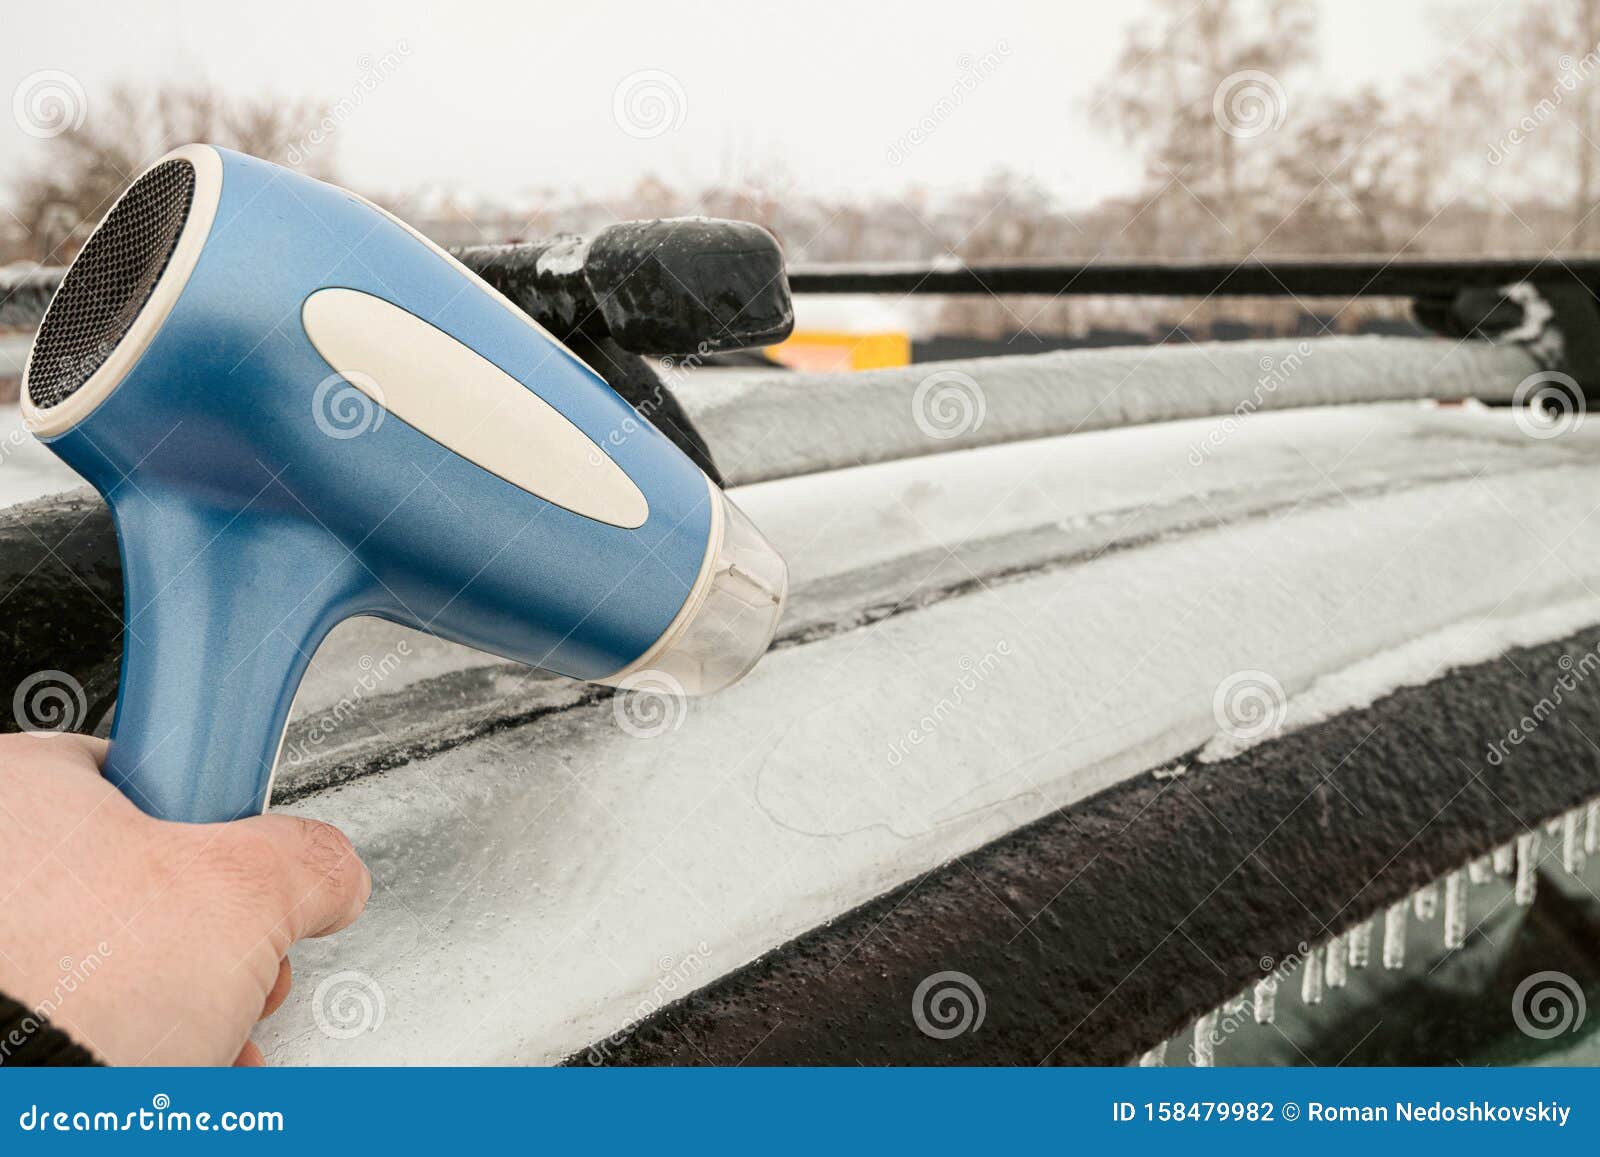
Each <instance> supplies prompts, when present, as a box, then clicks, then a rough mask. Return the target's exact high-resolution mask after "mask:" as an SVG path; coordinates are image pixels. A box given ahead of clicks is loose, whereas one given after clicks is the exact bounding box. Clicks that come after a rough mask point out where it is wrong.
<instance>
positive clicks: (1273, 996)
mask: <svg viewBox="0 0 1600 1157" xmlns="http://www.w3.org/2000/svg"><path fill="white" fill-rule="evenodd" d="M1253 1003H1254V1005H1255V1013H1256V1023H1257V1024H1271V1023H1272V1021H1273V1018H1274V1017H1276V1016H1277V1015H1278V974H1277V973H1276V972H1269V973H1268V974H1267V975H1266V976H1263V977H1262V978H1261V979H1260V980H1258V981H1256V990H1255V1000H1254V1002H1253Z"/></svg>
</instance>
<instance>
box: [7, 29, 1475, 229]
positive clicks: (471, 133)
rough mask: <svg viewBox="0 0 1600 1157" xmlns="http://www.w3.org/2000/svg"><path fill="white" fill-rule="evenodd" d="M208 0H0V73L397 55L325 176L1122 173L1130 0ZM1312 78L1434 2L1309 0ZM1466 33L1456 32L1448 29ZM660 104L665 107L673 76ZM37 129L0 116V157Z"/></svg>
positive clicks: (104, 81)
mask: <svg viewBox="0 0 1600 1157" xmlns="http://www.w3.org/2000/svg"><path fill="white" fill-rule="evenodd" d="M672 7H673V6H670V5H665V4H654V3H651V4H647V3H642V2H635V3H631V4H630V3H620V2H612V0H587V2H584V3H572V2H571V0H563V2H561V3H543V2H538V0H535V2H528V0H520V2H517V0H512V2H491V0H477V2H474V0H454V2H450V3H438V2H436V3H427V2H423V0H384V2H381V3H380V2H378V0H321V2H317V3H308V2H306V0H272V2H270V3H266V4H243V5H234V4H226V3H216V2H215V0H165V2H157V3H122V4H108V3H103V2H102V3H91V2H88V0H52V2H51V3H28V4H17V5H12V6H9V9H8V11H7V13H6V30H5V34H4V37H3V39H0V86H3V90H4V91H5V92H7V93H12V92H14V91H15V89H16V87H17V85H18V84H19V83H20V82H21V81H22V80H23V79H24V78H25V77H28V76H30V75H32V74H35V73H37V72H38V71H40V70H44V69H57V70H61V71H64V72H66V73H69V74H71V76H73V77H74V78H76V80H77V81H78V82H79V83H80V84H81V85H82V87H83V90H84V91H85V93H86V94H87V99H88V108H87V115H89V116H93V115H94V110H95V105H96V102H97V101H102V100H104V99H106V98H105V93H106V90H107V87H108V86H109V85H110V84H111V83H112V82H113V81H116V80H119V79H127V80H134V81H145V82H150V83H157V82H163V81H175V82H177V81H185V82H186V81H192V80H199V79H203V80H209V81H212V82H214V83H215V84H217V85H219V86H221V87H222V88H224V89H225V90H228V91H232V92H238V93H253V94H260V93H276V94H281V95H283V96H286V97H303V98H310V99H314V100H316V101H318V102H320V103H326V104H327V105H329V106H331V105H333V104H334V103H335V102H337V101H338V100H339V99H340V98H341V97H343V96H346V95H348V94H349V93H350V91H351V90H352V88H354V87H355V86H356V85H357V83H358V81H359V80H360V78H361V76H362V73H363V64H362V62H363V61H364V60H365V61H371V60H374V59H376V58H379V57H382V56H383V55H384V54H385V53H390V52H397V50H398V49H400V48H402V47H404V48H406V49H409V51H408V53H406V54H405V55H404V56H403V58H402V59H401V62H400V66H399V68H398V69H397V70H396V71H395V72H394V74H393V75H392V76H390V77H388V78H387V79H385V80H384V81H383V82H382V83H381V84H379V85H378V86H377V87H376V88H375V89H374V90H373V91H371V92H369V93H366V94H364V96H363V99H362V102H361V106H360V108H359V109H357V110H356V111H355V112H354V113H353V115H351V116H350V117H349V118H348V120H346V121H345V123H344V124H343V125H342V126H341V127H340V128H339V129H338V132H337V137H336V140H335V143H334V147H335V156H336V159H337V162H338V166H339V170H340V173H341V175H342V176H343V177H344V179H345V180H346V181H348V182H349V183H351V184H354V185H358V186H360V187H362V188H366V189H377V190H385V191H403V190H407V189H413V188H416V187H418V186H420V185H424V184H430V183H438V181H439V178H440V177H441V175H445V176H449V177H453V178H454V179H453V181H450V182H446V183H452V184H454V185H455V186H457V187H459V188H461V189H462V190H465V191H468V192H482V193H486V194H490V195H493V196H497V197H498V196H509V195H511V194H514V193H515V192H517V191H519V190H525V189H531V188H551V187H554V188H557V189H562V190H582V191H585V192H591V193H596V194H600V195H606V194H608V193H611V192H615V191H617V190H619V189H622V188H625V187H627V186H629V185H631V184H632V183H633V182H634V181H635V180H636V179H637V178H638V176H639V175H641V174H642V173H645V172H655V173H658V174H659V175H661V176H662V177H663V178H664V179H666V180H668V181H670V182H674V183H681V184H689V185H693V184H698V183H700V182H704V181H710V180H714V179H719V178H720V179H730V178H731V179H738V178H740V177H742V176H744V175H746V174H747V173H749V172H751V171H771V170H773V169H774V168H777V169H780V170H781V171H783V172H786V173H787V174H788V175H789V176H790V177H792V178H793V179H794V180H795V181H796V183H797V184H799V185H801V186H803V187H805V188H807V189H809V190H814V191H818V192H823V193H848V192H851V191H859V192H876V191H900V190H902V189H904V188H905V187H907V186H909V185H912V184H914V183H921V184H924V185H927V186H932V187H937V188H950V187H960V186H964V185H971V184H975V183H976V182H977V181H978V180H980V179H981V178H982V176H983V175H984V174H985V173H986V172H989V171H991V170H993V169H995V168H997V167H999V166H1001V165H1007V166H1009V167H1011V168H1012V169H1014V170H1016V171H1019V172H1022V173H1025V174H1028V175H1031V176H1033V177H1034V178H1035V179H1037V180H1038V181H1040V182H1042V183H1043V184H1044V185H1045V186H1046V187H1048V188H1049V189H1051V190H1052V191H1053V192H1055V193H1056V194H1057V195H1058V196H1060V197H1061V198H1062V199H1063V201H1065V202H1066V203H1067V204H1084V203H1088V202H1092V201H1094V200H1098V199H1099V198H1100V197H1102V196H1104V195H1105V194H1107V193H1109V192H1115V191H1120V190H1123V189H1126V188H1128V187H1130V186H1131V185H1132V184H1133V183H1134V182H1135V181H1136V179H1137V177H1138V175H1139V171H1138V167H1137V165H1136V164H1134V163H1133V162H1132V161H1131V159H1130V158H1128V157H1127V156H1126V155H1125V153H1124V152H1123V150H1120V149H1119V148H1118V146H1117V143H1116V141H1115V139H1114V138H1113V137H1111V136H1109V135H1107V134H1105V133H1103V132H1101V131H1099V129H1098V128H1097V126H1096V125H1095V124H1094V122H1093V118H1092V117H1091V112H1090V103H1091V101H1090V94H1091V92H1092V90H1093V89H1094V87H1095V85H1096V83H1097V82H1098V81H1099V80H1100V79H1101V78H1102V77H1103V76H1104V75H1105V73H1106V69H1107V68H1108V66H1109V63H1110V62H1111V61H1112V60H1114V59H1115V58H1116V55H1117V53H1118V51H1119V48H1120V45H1121V42H1122V33H1123V30H1124V28H1125V26H1126V24H1127V23H1128V22H1129V21H1131V20H1134V19H1136V18H1137V17H1138V16H1140V15H1141V14H1142V13H1143V12H1144V5H1143V4H1142V3H1140V2H1138V0H1118V2H1114V3H1112V2H1106V0H1099V2H1090V3H1080V2H1067V0H1035V2H1029V0H956V2H950V0H922V2H920V3H882V2H870V0H867V2H863V0H853V2H832V0H826V2H816V3H810V4H795V3H784V4H776V3H760V2H754V0H696V2H693V3H684V4H682V5H679V6H677V7H679V8H681V10H682V11H683V12H684V13H687V15H682V16H673V15H669V11H670V9H671V8H672ZM1321 12H1322V34H1321V44H1322V47H1323V51H1324V59H1323V64H1322V69H1321V71H1322V72H1323V74H1324V76H1325V77H1326V78H1327V79H1328V80H1329V82H1330V83H1331V84H1333V85H1334V86H1337V87H1343V86H1345V85H1348V86H1350V87H1354V86H1356V85H1358V84H1360V83H1363V82H1366V81H1373V82H1376V83H1379V84H1384V83H1385V82H1387V81H1388V80H1389V79H1390V78H1392V77H1396V76H1400V75H1403V74H1405V73H1408V72H1412V71H1414V70H1415V69H1416V68H1417V67H1419V65H1420V64H1421V63H1422V62H1425V61H1426V60H1427V59H1429V58H1431V57H1437V56H1438V55H1439V54H1440V51H1441V49H1442V47H1444V46H1442V45H1441V44H1440V38H1439V34H1438V32H1437V28H1438V25H1437V22H1436V21H1432V20H1430V18H1429V13H1428V6H1427V5H1425V4H1422V3H1415V2H1400V3H1396V2H1395V0H1323V2H1322V4H1321ZM1463 31H1464V30H1463ZM1002 45H1003V46H1004V47H1005V49H1007V50H1008V51H1007V52H1006V53H1005V54H1004V55H1003V56H1002V59H1001V63H1000V65H999V67H998V68H997V69H995V70H994V72H993V75H991V76H990V77H988V78H987V79H986V80H984V81H983V83H982V84H981V85H979V86H978V87H977V88H976V89H975V90H974V91H973V92H972V93H971V94H970V95H968V96H967V97H966V98H965V100H964V102H963V104H962V107H961V109H960V110H959V112H958V114H957V115H954V116H952V117H950V118H949V119H948V120H946V121H945V122H944V123H942V124H941V125H940V126H939V128H938V131H937V132H935V133H934V134H933V135H932V136H931V137H930V138H929V139H928V140H927V141H926V142H925V143H923V144H921V145H919V146H918V147H916V148H914V149H911V150H909V152H908V155H907V157H906V159H905V160H904V162H903V163H901V164H899V165H892V164H889V163H888V162H887V161H886V156H887V154H888V152H889V150H890V149H891V148H892V147H893V145H894V144H895V142H896V141H898V140H901V139H902V138H904V136H905V134H906V133H907V132H908V130H910V129H911V128H912V126H914V125H915V124H916V123H917V121H918V120H919V119H921V118H922V117H923V116H924V115H926V114H927V113H929V111H930V110H931V109H932V108H933V107H934V105H935V102H937V101H938V100H939V99H940V98H941V97H942V96H945V95H947V94H949V93H950V91H951V89H952V88H953V87H954V86H955V85H956V84H957V82H958V79H959V78H960V76H961V74H962V64H961V62H962V61H963V60H968V61H971V60H976V59H978V58H981V57H983V56H984V54H986V53H991V52H997V50H998V49H999V48H1000V47H1001V46H1002ZM644 70H659V71H661V72H665V73H668V74H670V76H671V78H672V80H673V82H675V84H676V86H677V88H678V90H680V91H681V93H682V103H681V108H680V109H679V110H678V113H679V114H681V121H680V120H679V119H678V115H674V116H673V117H672V121H671V123H674V124H675V125H676V127H672V128H668V129H667V130H666V131H663V132H660V133H659V135H655V136H651V137H647V138H640V137H638V136H634V135H630V134H629V133H628V132H625V131H624V130H623V128H621V127H619V125H618V123H617V121H616V119H615V118H614V116H613V104H614V97H615V95H616V93H617V89H618V86H619V84H620V83H621V82H623V80H624V79H625V78H627V77H630V76H632V75H633V74H635V73H638V72H641V71H644ZM663 91H667V92H668V93H669V99H670V100H673V101H676V99H677V98H676V96H675V95H673V94H671V91H670V88H667V89H664V90H663ZM48 147H49V144H48V142H43V143H41V142H39V141H37V140H35V139H33V138H32V137H29V136H28V135H26V134H24V133H23V132H22V131H21V130H20V129H15V128H13V125H12V123H11V122H10V120H8V119H5V118H0V166H3V167H6V168H9V167H11V166H13V165H15V163H16V162H17V161H18V160H19V159H21V158H23V157H26V156H30V155H33V150H38V149H46V148H48Z"/></svg>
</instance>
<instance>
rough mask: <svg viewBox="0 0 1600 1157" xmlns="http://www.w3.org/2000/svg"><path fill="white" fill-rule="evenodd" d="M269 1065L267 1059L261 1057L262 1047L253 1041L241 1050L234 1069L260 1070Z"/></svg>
mask: <svg viewBox="0 0 1600 1157" xmlns="http://www.w3.org/2000/svg"><path fill="white" fill-rule="evenodd" d="M266 1063H267V1058H266V1057H264V1056H262V1055H261V1047H260V1046H259V1045H257V1044H256V1042H255V1041H253V1040H247V1041H245V1042H244V1048H242V1049H240V1050H239V1055H238V1056H237V1057H235V1058H234V1062H233V1067H234V1068H236V1069H259V1068H261V1067H262V1066H263V1065H265V1064H266Z"/></svg>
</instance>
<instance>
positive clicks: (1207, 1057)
mask: <svg viewBox="0 0 1600 1157" xmlns="http://www.w3.org/2000/svg"><path fill="white" fill-rule="evenodd" d="M1216 1033H1217V1014H1216V1010H1215V1009H1213V1010H1212V1011H1211V1012H1208V1013H1206V1014H1205V1015H1204V1016H1202V1017H1201V1018H1200V1019H1199V1020H1197V1021H1195V1022H1194V1067H1195V1068H1197V1069H1209V1068H1211V1067H1212V1066H1213V1065H1215V1064H1216V1063H1217V1042H1216Z"/></svg>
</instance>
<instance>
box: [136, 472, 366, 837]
mask: <svg viewBox="0 0 1600 1157" xmlns="http://www.w3.org/2000/svg"><path fill="white" fill-rule="evenodd" d="M111 507H112V513H113V515H114V517H115V520H116V524H117V537H118V543H119V545H120V547H121V551H122V568H123V625H124V631H125V634H124V639H123V652H122V681H121V687H120V689H119V692H118V697H117V710H116V718H115V720H114V722H113V724H112V728H111V751H110V754H109V755H108V756H107V759H106V777H107V778H108V779H109V780H110V781H111V782H112V783H114V784H115V785H116V786H117V787H119V788H121V789H122V791H123V792H124V793H125V794H126V795H127V796H128V797H129V798H130V799H132V800H133V802H134V803H135V804H137V805H138V806H139V807H140V808H142V809H143V810H144V811H146V812H148V813H150V814H151V815H153V816H157V817H159V818H161V819H168V820H183V821H188V822H193V823H206V822H214V821H221V820H231V819H238V818H239V817H241V816H246V815H254V814H256V813H258V812H260V811H261V810H262V809H263V808H265V807H266V803H267V792H268V789H269V787H270V786H271V781H272V769H273V764H274V762H275V761H276V759H277V756H278V749H279V746H280V745H281V743H282V739H283V731H284V726H285V724H286V722H287V720H288V715H289V707H290V704H291V702H292V701H293V699H294V693H295V690H296V689H297V688H298V687H299V685H300V677H301V676H302V675H303V674H304V672H305V668H306V664H307V663H308V661H309V660H310V657H311V654H312V652H314V651H315V650H316V648H317V645H318V644H319V643H320V642H321V641H322V638H323V636H324V635H325V634H326V633H327V631H328V630H329V628H331V627H332V625H333V624H334V623H335V622H337V621H338V619H339V618H343V617H344V614H343V613H340V612H341V608H342V607H343V606H344V605H347V604H348V603H349V601H350V599H351V598H352V595H353V591H354V590H355V588H356V585H357V582H358V580H357V573H358V572H359V571H360V568H359V565H358V564H357V563H356V562H355V561H354V559H352V558H351V557H350V555H349V552H348V551H346V550H345V549H344V547H343V546H341V545H339V544H338V543H336V542H335V540H334V539H333V538H332V536H331V535H328V534H327V533H325V532H323V531H322V530H321V529H320V528H318V527H316V526H315V525H308V524H307V523H305V522H303V521H301V520H299V519H295V518H292V517H287V516H285V515H283V514H282V513H281V512H280V513H266V514H259V513H254V512H251V511H246V512H245V513H243V514H235V513H229V512H226V511H214V510H206V509H204V508H202V507H197V506H195V505H193V504H192V503H189V502H171V501H168V502H162V501H160V500H159V497H156V498H152V497H150V495H149V493H148V489H146V490H135V489H134V488H133V487H131V486H130V487H124V488H122V489H121V490H119V491H118V492H117V493H116V495H115V497H114V498H113V499H112V502H111Z"/></svg>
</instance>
